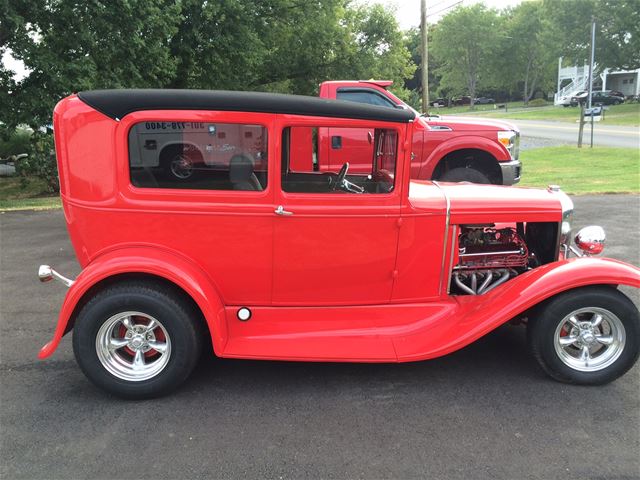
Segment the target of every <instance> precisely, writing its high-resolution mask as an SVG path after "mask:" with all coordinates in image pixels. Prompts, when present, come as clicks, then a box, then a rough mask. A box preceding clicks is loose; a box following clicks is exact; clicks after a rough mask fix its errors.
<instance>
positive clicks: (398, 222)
mask: <svg viewBox="0 0 640 480" xmlns="http://www.w3.org/2000/svg"><path fill="white" fill-rule="evenodd" d="M396 225H397V226H398V228H400V227H401V226H402V218H399V219H398V221H397V222H396Z"/></svg>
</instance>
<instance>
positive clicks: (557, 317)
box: [527, 286, 640, 385]
mask: <svg viewBox="0 0 640 480" xmlns="http://www.w3.org/2000/svg"><path fill="white" fill-rule="evenodd" d="M589 308H595V309H599V310H600V311H602V310H604V311H608V312H609V313H612V314H613V315H614V316H615V317H617V319H619V322H620V324H621V326H622V328H623V330H624V345H623V347H622V348H621V352H618V354H617V356H613V357H611V358H612V363H610V364H608V365H607V364H603V365H602V368H600V369H597V370H594V371H581V370H579V369H577V368H574V367H572V366H569V365H568V364H567V362H566V361H564V360H562V358H561V356H560V354H558V353H557V349H556V334H557V330H558V329H559V328H560V323H564V321H563V320H564V319H565V318H567V317H568V316H569V315H570V314H572V313H573V312H576V311H579V310H580V309H589ZM580 315H586V313H585V314H580ZM606 321H607V320H604V321H603V323H602V324H601V325H604V323H605V322H606ZM566 325H569V324H566ZM600 328H604V326H601V327H600ZM576 330H577V329H576ZM611 336H612V337H613V335H611ZM527 337H528V343H529V348H530V350H531V352H532V354H533V356H534V358H535V359H536V360H537V362H538V364H539V365H540V367H541V368H542V370H544V372H546V373H547V374H548V375H549V376H550V377H552V378H554V379H556V380H558V381H561V382H565V383H574V384H580V385H602V384H605V383H609V382H612V381H613V380H615V379H617V378H618V377H620V376H622V375H624V374H625V373H626V372H627V371H628V370H629V369H630V368H631V367H633V365H634V364H635V362H636V361H637V359H638V354H639V353H640V315H639V313H638V309H637V308H636V306H635V305H634V304H633V302H632V301H631V300H629V298H628V297H627V296H626V295H624V294H623V293H622V292H620V291H619V290H616V289H615V288H613V287H609V286H593V287H584V288H580V289H576V290H571V291H569V292H566V293H562V294H559V295H557V296H555V297H553V298H552V299H551V300H548V301H547V302H545V303H544V304H542V305H541V306H540V307H539V308H537V309H536V310H535V311H534V313H533V315H531V317H530V318H529V323H528V327H527ZM563 338H567V337H563ZM577 345H578V346H575V345H572V346H571V348H576V349H579V348H581V345H582V344H580V343H578V344H577ZM558 348H562V347H558ZM565 348H569V347H565ZM592 348H594V347H592ZM595 348H610V347H605V346H601V345H598V344H597V343H596V344H595ZM602 352H604V350H601V354H602ZM597 354H598V353H597V351H596V355H597ZM597 358H598V357H594V359H593V360H594V362H596V361H597ZM601 358H605V357H601ZM589 359H590V360H591V357H589ZM592 368H598V367H597V366H595V363H594V367H592Z"/></svg>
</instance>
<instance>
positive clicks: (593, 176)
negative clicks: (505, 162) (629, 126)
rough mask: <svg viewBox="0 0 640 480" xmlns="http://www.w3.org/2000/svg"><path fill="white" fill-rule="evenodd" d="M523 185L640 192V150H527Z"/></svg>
mask: <svg viewBox="0 0 640 480" xmlns="http://www.w3.org/2000/svg"><path fill="white" fill-rule="evenodd" d="M520 160H522V180H521V181H520V183H519V185H520V186H523V187H542V188H544V187H546V186H547V185H549V184H555V185H560V186H561V187H562V190H563V191H565V192H567V193H572V194H587V193H640V150H637V149H634V148H609V147H595V148H588V147H587V148H581V149H579V148H577V147H571V146H565V147H547V148H535V149H532V150H525V151H523V152H521V154H520Z"/></svg>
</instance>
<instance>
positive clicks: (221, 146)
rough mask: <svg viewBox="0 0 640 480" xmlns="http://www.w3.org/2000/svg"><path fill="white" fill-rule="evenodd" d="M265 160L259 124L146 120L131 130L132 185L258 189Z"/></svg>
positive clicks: (264, 182) (263, 182)
mask: <svg viewBox="0 0 640 480" xmlns="http://www.w3.org/2000/svg"><path fill="white" fill-rule="evenodd" d="M267 159H268V155H267V129H266V128H265V127H263V126H261V125H245V124H237V123H204V122H166V121H149V122H140V123H137V124H135V125H134V126H133V127H132V128H131V130H130V131H129V172H130V176H131V183H132V184H133V185H135V186H136V187H141V188H182V189H196V190H241V191H262V190H264V189H266V187H267V168H268V165H267Z"/></svg>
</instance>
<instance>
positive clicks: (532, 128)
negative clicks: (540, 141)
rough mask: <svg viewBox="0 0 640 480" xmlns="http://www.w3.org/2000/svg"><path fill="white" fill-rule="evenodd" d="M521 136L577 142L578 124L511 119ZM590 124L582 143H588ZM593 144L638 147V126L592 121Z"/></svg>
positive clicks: (559, 141)
mask: <svg viewBox="0 0 640 480" xmlns="http://www.w3.org/2000/svg"><path fill="white" fill-rule="evenodd" d="M507 121H509V122H511V123H515V124H516V125H517V126H518V128H519V129H520V132H521V133H522V136H523V137H525V141H526V139H527V138H545V139H550V140H553V141H555V142H557V143H560V144H562V143H567V144H573V145H575V144H577V142H578V124H574V123H568V122H546V121H537V120H513V119H508V120H507ZM590 135H591V126H590V125H589V124H588V125H585V127H584V135H583V143H584V144H585V145H589V142H590V138H591V137H590ZM593 144H594V145H596V146H607V147H627V148H640V128H638V127H622V126H615V125H600V124H599V123H594V127H593Z"/></svg>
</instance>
